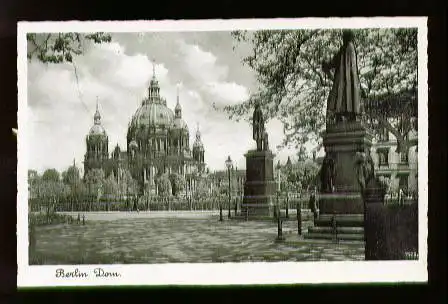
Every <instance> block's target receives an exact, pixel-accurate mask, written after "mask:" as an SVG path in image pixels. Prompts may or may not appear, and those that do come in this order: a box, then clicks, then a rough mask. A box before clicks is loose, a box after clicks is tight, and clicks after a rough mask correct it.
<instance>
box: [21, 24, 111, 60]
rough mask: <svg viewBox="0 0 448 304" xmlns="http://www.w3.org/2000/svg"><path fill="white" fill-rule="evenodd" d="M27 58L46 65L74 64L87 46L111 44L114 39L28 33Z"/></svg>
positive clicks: (100, 36) (93, 34)
mask: <svg viewBox="0 0 448 304" xmlns="http://www.w3.org/2000/svg"><path fill="white" fill-rule="evenodd" d="M26 39H27V42H28V48H27V56H28V59H29V60H31V59H33V58H37V60H39V61H41V62H44V63H63V62H73V58H74V57H75V56H78V55H82V54H83V52H84V49H85V47H86V45H87V44H90V43H96V44H99V43H105V42H110V41H111V40H112V37H111V35H110V34H106V33H99V32H98V33H89V34H84V33H39V34H36V33H28V34H27V35H26Z"/></svg>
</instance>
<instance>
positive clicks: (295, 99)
mask: <svg viewBox="0 0 448 304" xmlns="http://www.w3.org/2000/svg"><path fill="white" fill-rule="evenodd" d="M354 34H355V48H356V53H357V61H358V70H359V77H360V82H361V97H362V99H363V104H364V107H365V113H366V117H365V121H366V122H368V123H370V124H371V125H372V126H374V130H375V131H376V130H378V129H379V127H380V128H386V129H387V130H388V131H389V132H391V133H393V134H394V135H395V137H397V141H398V147H397V150H401V149H407V148H408V147H409V145H410V144H416V143H410V142H407V141H406V134H407V133H406V132H409V128H410V127H412V126H413V127H415V124H414V125H412V124H411V123H409V122H410V121H411V119H412V118H413V117H415V116H416V115H417V112H416V108H417V107H416V88H417V58H418V55H417V30H416V29H402V28H401V29H360V30H355V31H354ZM232 36H233V37H234V38H235V41H236V42H237V44H238V43H239V42H243V41H244V42H249V43H250V44H251V45H252V53H251V54H250V55H248V56H246V57H244V58H243V59H242V61H243V63H244V64H246V65H247V66H249V67H250V68H251V69H252V70H253V71H254V72H255V74H256V77H257V80H258V83H259V88H258V91H257V92H255V93H253V94H252V95H251V96H250V97H249V99H248V100H245V101H242V102H241V103H239V104H236V105H229V106H226V107H224V109H223V110H224V111H225V112H226V113H228V114H229V117H230V118H231V119H237V120H238V119H240V118H246V119H247V118H248V114H250V113H251V111H252V109H253V106H254V104H255V103H256V102H260V105H261V106H262V109H263V113H264V114H265V115H266V117H267V118H268V119H269V118H274V117H276V118H278V119H279V120H280V121H281V122H282V123H283V126H284V134H285V137H284V141H283V146H287V145H288V146H289V145H291V144H295V146H296V147H297V148H298V147H300V146H301V145H302V144H304V143H305V142H308V141H310V140H315V141H317V142H320V139H321V132H322V131H323V130H324V128H325V122H326V121H325V114H326V113H325V111H326V102H327V98H328V94H329V91H330V89H331V85H332V75H331V74H329V73H325V72H324V69H322V65H323V62H328V61H329V60H330V59H331V58H332V57H333V56H334V54H335V53H337V51H338V50H339V48H340V46H341V44H342V39H341V31H340V30H261V31H255V32H247V31H235V32H232ZM391 119H392V120H391ZM398 152H399V151H398Z"/></svg>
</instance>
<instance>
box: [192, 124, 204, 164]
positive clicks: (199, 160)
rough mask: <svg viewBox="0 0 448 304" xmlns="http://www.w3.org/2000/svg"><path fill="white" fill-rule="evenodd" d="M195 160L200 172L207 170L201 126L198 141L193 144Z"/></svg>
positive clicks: (197, 131)
mask: <svg viewBox="0 0 448 304" xmlns="http://www.w3.org/2000/svg"><path fill="white" fill-rule="evenodd" d="M193 159H194V160H195V162H196V164H197V166H198V170H199V171H201V172H202V171H203V170H204V168H205V162H204V144H203V143H202V140H201V131H199V124H198V128H197V130H196V140H195V141H194V144H193Z"/></svg>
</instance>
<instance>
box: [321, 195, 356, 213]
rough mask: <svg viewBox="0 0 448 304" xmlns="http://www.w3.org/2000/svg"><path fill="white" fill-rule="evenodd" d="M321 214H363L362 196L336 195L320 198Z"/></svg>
mask: <svg viewBox="0 0 448 304" xmlns="http://www.w3.org/2000/svg"><path fill="white" fill-rule="evenodd" d="M319 212H320V214H363V213H364V203H363V201H362V198H361V195H357V194H345V193H335V194H326V195H325V196H324V197H322V198H319Z"/></svg>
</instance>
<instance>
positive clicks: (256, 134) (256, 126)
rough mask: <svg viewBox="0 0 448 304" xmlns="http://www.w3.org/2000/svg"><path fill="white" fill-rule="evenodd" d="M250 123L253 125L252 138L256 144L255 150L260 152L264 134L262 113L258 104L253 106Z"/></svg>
mask: <svg viewBox="0 0 448 304" xmlns="http://www.w3.org/2000/svg"><path fill="white" fill-rule="evenodd" d="M252 123H253V136H252V137H253V139H254V140H255V141H256V142H257V150H258V151H261V150H262V148H263V137H264V133H265V132H264V118H263V112H262V111H261V108H260V104H259V103H258V102H257V103H256V104H255V110H254V115H253V118H252Z"/></svg>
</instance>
